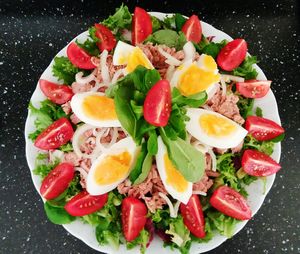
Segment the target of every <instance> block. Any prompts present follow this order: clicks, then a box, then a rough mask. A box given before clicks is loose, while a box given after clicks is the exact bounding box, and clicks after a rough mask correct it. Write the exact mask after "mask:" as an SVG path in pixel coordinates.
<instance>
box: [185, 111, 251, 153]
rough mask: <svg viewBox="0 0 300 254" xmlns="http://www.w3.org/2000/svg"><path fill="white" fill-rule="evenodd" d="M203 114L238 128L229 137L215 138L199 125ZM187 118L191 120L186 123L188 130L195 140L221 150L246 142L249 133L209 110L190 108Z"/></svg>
mask: <svg viewBox="0 0 300 254" xmlns="http://www.w3.org/2000/svg"><path fill="white" fill-rule="evenodd" d="M203 114H211V115H216V116H218V117H221V118H224V119H226V120H228V121H230V122H231V124H232V125H234V126H236V130H235V132H234V133H231V134H229V135H224V136H223V137H220V136H219V137H214V136H209V135H207V133H206V132H205V130H203V129H202V128H201V126H200V124H199V118H200V116H201V115H203ZM187 116H188V117H189V118H190V120H189V121H187V122H186V130H187V131H188V132H189V133H190V134H191V135H192V136H193V137H194V138H196V139H198V140H199V141H200V142H201V143H203V144H205V145H208V146H211V147H216V148H221V149H225V148H233V147H236V146H238V145H239V144H240V143H241V142H242V141H243V140H244V138H245V137H246V135H247V133H248V132H247V130H245V129H244V128H243V127H242V126H240V125H239V124H237V123H236V122H234V121H232V120H230V119H228V118H227V117H225V116H223V115H221V114H219V113H216V112H212V111H209V110H204V109H198V108H197V109H196V108H189V109H187Z"/></svg>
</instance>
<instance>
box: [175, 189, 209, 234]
mask: <svg viewBox="0 0 300 254" xmlns="http://www.w3.org/2000/svg"><path fill="white" fill-rule="evenodd" d="M180 213H181V215H182V216H183V222H184V224H185V225H186V227H187V228H188V229H189V230H190V231H191V232H192V234H193V235H195V236H196V237H198V238H203V237H205V220H204V215H203V211H202V206H201V203H200V200H199V197H198V196H197V195H195V194H194V195H192V196H191V198H190V200H189V202H188V203H187V204H186V205H185V204H183V203H181V204H180Z"/></svg>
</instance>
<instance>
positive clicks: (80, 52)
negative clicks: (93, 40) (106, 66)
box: [67, 42, 96, 70]
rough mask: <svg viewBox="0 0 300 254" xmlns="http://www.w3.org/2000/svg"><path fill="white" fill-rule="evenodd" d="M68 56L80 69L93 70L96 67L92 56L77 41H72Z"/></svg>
mask: <svg viewBox="0 0 300 254" xmlns="http://www.w3.org/2000/svg"><path fill="white" fill-rule="evenodd" d="M67 56H68V58H69V60H70V61H71V63H72V64H74V65H75V66H77V67H78V68H80V69H84V70H91V69H94V68H96V66H95V65H94V64H93V63H92V60H91V58H92V57H91V56H90V55H89V54H88V53H87V52H86V51H85V50H84V49H83V48H81V47H79V46H78V45H77V44H76V43H75V42H71V43H70V44H69V46H68V48H67Z"/></svg>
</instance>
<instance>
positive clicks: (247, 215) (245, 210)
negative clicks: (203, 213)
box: [210, 186, 252, 220]
mask: <svg viewBox="0 0 300 254" xmlns="http://www.w3.org/2000/svg"><path fill="white" fill-rule="evenodd" d="M210 204H211V205H212V206H213V207H214V208H216V209H217V210H218V211H220V212H221V213H224V214H225V215H228V216H230V217H233V218H235V219H238V220H249V219H251V217H252V212H251V210H250V207H249V205H248V204H247V201H246V199H245V198H244V197H243V196H242V195H241V194H240V193H238V192H237V191H235V190H234V189H232V188H230V187H228V186H221V187H219V188H218V189H216V190H215V191H214V193H213V194H212V196H211V198H210Z"/></svg>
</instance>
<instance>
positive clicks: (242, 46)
mask: <svg viewBox="0 0 300 254" xmlns="http://www.w3.org/2000/svg"><path fill="white" fill-rule="evenodd" d="M247 50H248V47H247V43H246V41H245V40H244V39H235V40H233V41H231V42H229V43H227V44H226V45H225V47H224V48H222V49H221V50H220V52H219V54H218V56H217V63H218V65H219V66H220V67H221V68H222V69H223V70H225V71H232V70H233V69H235V68H236V67H238V66H239V65H240V64H241V63H242V62H243V61H244V60H245V57H246V54H247Z"/></svg>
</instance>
